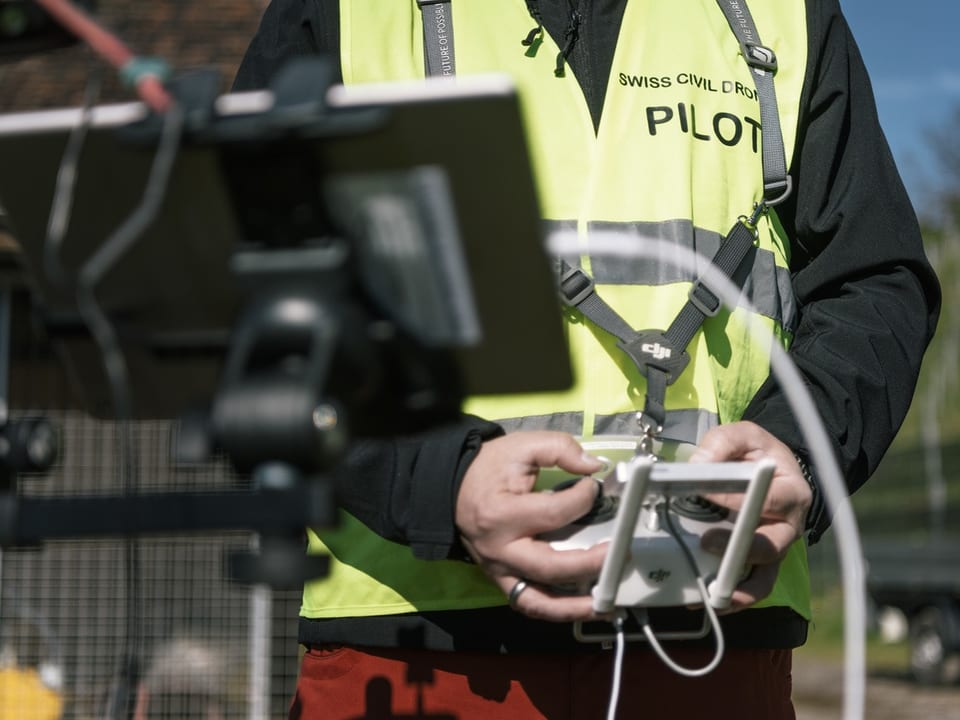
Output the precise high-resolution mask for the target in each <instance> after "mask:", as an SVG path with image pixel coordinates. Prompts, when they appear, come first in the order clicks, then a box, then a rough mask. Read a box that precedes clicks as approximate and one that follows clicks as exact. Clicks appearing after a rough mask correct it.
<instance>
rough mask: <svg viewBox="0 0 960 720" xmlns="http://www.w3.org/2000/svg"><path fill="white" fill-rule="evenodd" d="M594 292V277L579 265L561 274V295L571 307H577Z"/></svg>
mask: <svg viewBox="0 0 960 720" xmlns="http://www.w3.org/2000/svg"><path fill="white" fill-rule="evenodd" d="M592 292H593V279H592V278H591V277H590V276H589V275H587V274H586V273H585V272H584V271H583V270H581V269H580V268H578V267H571V268H570V269H568V270H565V271H564V272H563V273H562V274H561V275H560V297H561V298H563V301H564V303H566V304H567V305H568V306H570V307H577V306H578V305H579V304H580V303H582V302H583V301H584V299H585V298H586V297H587V296H588V295H589V294H590V293H592Z"/></svg>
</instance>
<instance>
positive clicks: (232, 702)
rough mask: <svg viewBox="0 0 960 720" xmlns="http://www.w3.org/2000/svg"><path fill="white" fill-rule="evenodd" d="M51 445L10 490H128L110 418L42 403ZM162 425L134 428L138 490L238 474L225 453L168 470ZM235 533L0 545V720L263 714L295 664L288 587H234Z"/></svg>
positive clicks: (189, 486) (271, 708) (27, 493)
mask: <svg viewBox="0 0 960 720" xmlns="http://www.w3.org/2000/svg"><path fill="white" fill-rule="evenodd" d="M46 415H47V416H48V417H50V419H51V420H52V421H53V422H54V423H55V425H57V426H58V427H59V429H60V437H61V453H60V458H59V460H58V462H57V463H56V465H55V466H54V467H53V468H52V469H51V470H50V471H49V472H47V473H45V474H43V475H42V476H37V475H35V476H30V475H23V476H21V477H20V478H19V479H18V482H17V486H18V494H19V495H20V497H22V498H28V497H44V496H46V497H56V496H62V497H73V496H87V495H98V494H116V493H119V492H120V491H121V490H123V489H124V488H126V489H130V486H129V484H126V483H129V479H124V475H123V473H121V472H120V467H121V463H122V458H121V456H120V443H119V434H118V426H117V425H116V424H114V423H110V422H103V421H98V420H94V419H92V418H90V417H88V416H85V415H82V414H77V413H66V412H61V413H46ZM174 427H175V426H174V424H173V423H170V422H153V421H151V422H139V423H135V424H134V426H133V429H134V432H133V440H134V447H135V448H136V449H137V452H136V454H135V457H136V468H137V472H136V473H135V479H136V488H135V490H136V491H138V492H158V491H173V490H177V491H181V492H189V491H196V492H209V491H216V490H222V489H231V488H240V487H243V484H244V483H245V482H247V481H246V480H245V479H244V478H241V477H238V476H236V475H235V474H234V473H233V472H232V471H231V469H230V467H229V465H228V464H227V463H226V462H225V461H220V460H218V461H215V462H211V463H207V464H204V465H202V466H197V465H194V466H191V467H188V468H181V467H177V466H176V465H175V464H174V463H173V462H172V461H171V452H170V450H171V448H170V443H171V437H172V436H173V432H172V431H173V429H174ZM254 541H255V538H254V537H253V535H252V534H251V533H249V532H245V531H232V532H216V533H213V532H197V533H191V534H184V535H179V534H178V535H174V534H170V535H162V536H149V537H147V536H144V537H140V536H131V537H103V538H93V539H66V540H56V541H51V542H44V543H41V544H39V545H37V546H35V547H16V548H8V549H6V550H4V551H3V553H2V568H0V720H6V719H7V718H18V719H23V720H28V719H30V718H38V719H40V718H44V719H46V718H51V719H52V718H71V719H76V720H93V719H97V720H100V719H102V718H110V719H111V720H112V719H113V718H129V717H137V718H164V719H169V720H174V719H175V718H176V719H178V720H184V719H187V718H204V719H206V718H208V717H215V716H217V715H211V714H207V713H209V712H213V711H214V708H215V711H216V712H218V713H219V715H218V717H223V718H225V719H230V718H250V719H251V720H253V719H255V718H267V717H270V718H274V717H283V716H285V712H286V707H287V705H288V703H289V698H290V696H291V694H292V689H293V685H294V683H295V680H296V671H297V655H298V651H297V644H296V616H297V610H298V606H299V592H298V591H282V592H281V591H271V590H269V589H267V588H265V587H263V586H249V585H241V584H238V583H235V582H233V581H232V580H231V579H230V577H229V574H228V562H227V561H228V557H229V554H230V553H232V552H242V551H248V550H250V548H251V544H252V543H253V542H254Z"/></svg>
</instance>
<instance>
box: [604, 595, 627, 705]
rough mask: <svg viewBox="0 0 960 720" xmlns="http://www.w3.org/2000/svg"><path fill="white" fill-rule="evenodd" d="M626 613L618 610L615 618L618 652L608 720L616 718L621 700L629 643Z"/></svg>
mask: <svg viewBox="0 0 960 720" xmlns="http://www.w3.org/2000/svg"><path fill="white" fill-rule="evenodd" d="M623 621H624V615H623V612H622V611H618V612H617V615H616V617H615V618H614V619H613V628H614V630H615V631H616V634H617V639H616V642H617V645H616V652H615V654H614V658H613V683H612V684H611V686H610V699H609V700H608V701H607V720H616V717H617V703H618V702H619V700H620V683H621V679H622V677H623V653H624V650H625V648H626V645H627V639H626V634H625V632H624V630H623Z"/></svg>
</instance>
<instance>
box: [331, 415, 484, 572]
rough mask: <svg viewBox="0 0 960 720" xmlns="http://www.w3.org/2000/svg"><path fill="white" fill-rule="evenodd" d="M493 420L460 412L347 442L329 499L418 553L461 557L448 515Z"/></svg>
mask: <svg viewBox="0 0 960 720" xmlns="http://www.w3.org/2000/svg"><path fill="white" fill-rule="evenodd" d="M502 434H503V430H502V429H501V428H500V426H499V425H495V424H494V423H490V422H487V421H485V420H481V419H480V418H477V417H473V416H470V415H464V416H462V417H461V419H460V421H459V422H457V423H452V424H450V425H447V426H444V427H440V428H434V429H431V430H429V431H427V432H424V433H421V434H419V435H412V436H409V437H402V438H390V439H366V440H358V441H356V442H354V443H353V444H352V446H351V448H350V451H349V452H348V453H347V457H346V458H345V460H344V461H343V462H342V463H340V465H339V467H338V468H337V469H336V470H335V471H334V473H333V476H334V480H335V483H336V491H337V501H338V503H339V504H340V506H341V507H342V508H343V509H345V510H347V511H348V512H349V513H350V514H351V515H353V516H354V517H356V518H357V519H358V520H360V521H361V522H363V523H364V524H365V525H366V526H367V527H369V528H370V529H372V530H374V531H375V532H376V533H377V534H379V535H381V536H382V537H385V538H387V539H388V540H393V541H394V542H398V543H403V544H405V545H410V547H411V549H412V550H413V553H414V555H416V556H417V557H419V558H422V559H425V560H442V559H447V558H460V559H462V558H463V556H462V553H463V549H462V547H461V545H460V542H459V535H458V533H457V530H456V525H455V523H454V506H455V503H456V498H457V494H458V493H459V491H460V482H461V480H462V479H463V474H464V473H465V472H466V469H467V466H468V465H469V464H470V462H472V461H473V458H474V457H475V456H476V454H477V452H478V451H479V450H480V445H481V444H482V443H483V441H484V440H487V439H490V438H493V437H496V436H498V435H502Z"/></svg>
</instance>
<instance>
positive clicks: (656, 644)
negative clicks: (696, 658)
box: [637, 577, 726, 678]
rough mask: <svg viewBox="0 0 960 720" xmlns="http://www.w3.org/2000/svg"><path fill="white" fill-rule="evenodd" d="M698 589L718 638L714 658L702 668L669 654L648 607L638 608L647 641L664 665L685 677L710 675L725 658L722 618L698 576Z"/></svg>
mask: <svg viewBox="0 0 960 720" xmlns="http://www.w3.org/2000/svg"><path fill="white" fill-rule="evenodd" d="M697 589H698V590H700V597H702V598H703V611H704V612H705V613H706V614H707V617H708V618H709V619H710V627H711V628H712V629H713V634H714V637H716V639H717V648H716V651H715V652H714V654H713V658H712V659H711V660H710V662H708V663H707V664H706V665H704V666H703V667H701V668H685V667H683V666H682V665H680V664H679V663H677V662H676V661H675V660H674V659H673V658H671V657H670V656H669V655H668V654H667V651H666V650H664V649H663V646H662V645H661V644H660V641H659V640H658V639H657V636H656V634H655V633H654V632H653V628H652V627H651V626H650V620H649V618H648V616H647V609H646V608H638V609H639V610H640V611H641V612H638V613H637V616H638V619H639V620H640V628H641V629H642V630H643V634H644V636H645V637H646V638H647V642H648V643H650V647H652V648H653V651H654V652H655V653H656V654H657V657H659V658H660V660H661V661H662V662H663V664H664V665H666V666H667V667H668V668H670V669H671V670H673V671H674V672H675V673H677V674H678V675H683V676H684V677H690V678H696V677H703V676H704V675H709V674H710V673H712V672H713V671H714V670H716V669H717V665H719V664H720V661H721V660H723V653H724V650H725V649H726V647H725V644H724V639H723V631H722V630H721V629H720V620H719V618H718V617H717V612H716V610H714V609H713V606H712V605H711V604H710V594H709V593H708V592H707V586H706V585H705V584H704V582H703V578H701V577H697Z"/></svg>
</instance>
